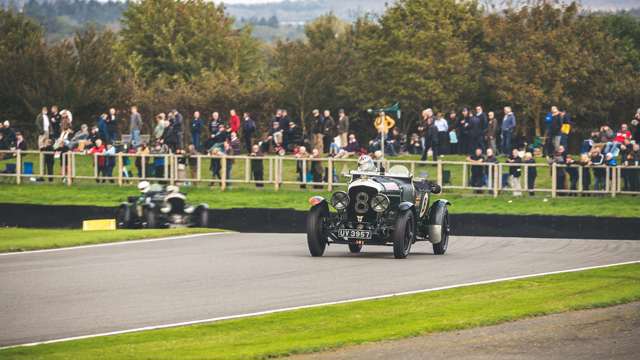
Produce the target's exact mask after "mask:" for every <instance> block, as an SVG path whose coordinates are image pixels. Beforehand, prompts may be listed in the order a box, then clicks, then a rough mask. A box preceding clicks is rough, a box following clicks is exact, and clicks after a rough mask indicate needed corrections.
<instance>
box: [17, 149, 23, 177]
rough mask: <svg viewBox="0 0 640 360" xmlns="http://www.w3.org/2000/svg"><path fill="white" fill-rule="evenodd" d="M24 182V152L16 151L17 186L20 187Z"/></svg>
mask: <svg viewBox="0 0 640 360" xmlns="http://www.w3.org/2000/svg"><path fill="white" fill-rule="evenodd" d="M21 181H22V152H21V151H20V150H18V151H16V184H18V185H20V182H21Z"/></svg>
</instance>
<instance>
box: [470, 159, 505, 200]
mask: <svg viewBox="0 0 640 360" xmlns="http://www.w3.org/2000/svg"><path fill="white" fill-rule="evenodd" d="M491 167H492V168H493V197H494V198H497V197H498V190H500V187H499V186H500V182H501V181H502V179H501V177H500V176H501V175H500V174H501V173H502V171H500V165H497V164H493V165H491ZM465 170H466V166H465Z"/></svg>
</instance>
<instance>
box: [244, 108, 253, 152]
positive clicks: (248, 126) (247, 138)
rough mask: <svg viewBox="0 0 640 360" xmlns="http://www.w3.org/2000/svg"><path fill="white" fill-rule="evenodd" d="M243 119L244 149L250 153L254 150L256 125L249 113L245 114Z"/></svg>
mask: <svg viewBox="0 0 640 360" xmlns="http://www.w3.org/2000/svg"><path fill="white" fill-rule="evenodd" d="M243 118H244V121H243V122H242V139H243V140H244V148H245V149H246V150H247V152H248V153H250V152H252V150H253V146H252V144H253V134H254V133H255V132H256V123H255V121H253V119H251V115H249V113H248V112H246V113H244V115H243Z"/></svg>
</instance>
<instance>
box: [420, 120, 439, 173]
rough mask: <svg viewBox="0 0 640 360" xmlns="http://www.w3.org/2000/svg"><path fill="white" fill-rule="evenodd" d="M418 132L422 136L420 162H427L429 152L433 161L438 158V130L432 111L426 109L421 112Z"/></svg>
mask: <svg viewBox="0 0 640 360" xmlns="http://www.w3.org/2000/svg"><path fill="white" fill-rule="evenodd" d="M418 131H419V132H420V133H421V134H422V136H423V144H424V145H423V148H422V150H423V151H422V157H421V158H420V160H421V161H425V160H427V157H428V152H429V150H431V154H432V156H433V161H436V159H437V157H438V129H437V128H436V126H435V120H434V119H433V110H431V109H426V110H423V111H422V123H421V124H420V126H418Z"/></svg>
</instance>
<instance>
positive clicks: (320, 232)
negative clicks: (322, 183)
mask: <svg viewBox="0 0 640 360" xmlns="http://www.w3.org/2000/svg"><path fill="white" fill-rule="evenodd" d="M328 215H329V211H328V209H327V206H326V205H324V206H323V205H322V204H321V205H316V206H314V207H312V208H311V210H309V214H308V215H307V245H309V253H310V254H311V256H313V257H318V256H322V255H323V254H324V250H325V248H326V247H327V233H326V232H325V230H324V219H326V218H327V216H328Z"/></svg>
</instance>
